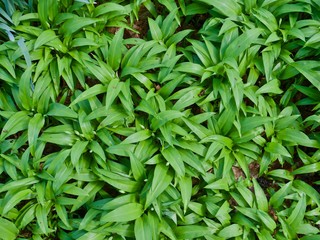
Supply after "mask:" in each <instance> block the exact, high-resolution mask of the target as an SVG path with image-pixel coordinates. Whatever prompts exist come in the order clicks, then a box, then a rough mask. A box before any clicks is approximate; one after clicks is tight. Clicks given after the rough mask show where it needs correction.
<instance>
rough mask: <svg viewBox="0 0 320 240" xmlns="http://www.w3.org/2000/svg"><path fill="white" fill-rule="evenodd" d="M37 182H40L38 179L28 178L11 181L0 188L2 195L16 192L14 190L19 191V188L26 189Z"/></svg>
mask: <svg viewBox="0 0 320 240" xmlns="http://www.w3.org/2000/svg"><path fill="white" fill-rule="evenodd" d="M37 182H39V180H38V179H36V178H35V177H28V178H23V179H20V180H15V181H11V182H8V183H6V184H4V185H2V186H0V193H1V192H6V191H10V190H14V189H18V188H22V187H25V186H28V185H32V184H35V183H37Z"/></svg>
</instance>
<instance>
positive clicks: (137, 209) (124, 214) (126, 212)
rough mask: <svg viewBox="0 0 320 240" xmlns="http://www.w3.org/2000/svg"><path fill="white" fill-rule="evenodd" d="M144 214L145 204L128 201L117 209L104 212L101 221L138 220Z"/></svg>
mask: <svg viewBox="0 0 320 240" xmlns="http://www.w3.org/2000/svg"><path fill="white" fill-rule="evenodd" d="M142 214H143V206H142V205H141V204H139V203H128V204H126V205H123V206H121V207H119V208H116V209H115V210H113V211H111V212H108V213H106V214H104V215H103V216H102V217H101V219H100V221H101V222H102V223H107V222H129V221H132V220H136V219H137V218H139V217H140V216H141V215H142Z"/></svg>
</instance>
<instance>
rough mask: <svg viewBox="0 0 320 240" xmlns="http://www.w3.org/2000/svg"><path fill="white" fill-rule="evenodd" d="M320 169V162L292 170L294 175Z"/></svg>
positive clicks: (314, 171)
mask: <svg viewBox="0 0 320 240" xmlns="http://www.w3.org/2000/svg"><path fill="white" fill-rule="evenodd" d="M319 171H320V162H317V163H313V164H309V165H305V166H303V167H300V168H298V169H296V170H294V171H293V172H292V174H293V175H297V174H306V173H316V172H319Z"/></svg>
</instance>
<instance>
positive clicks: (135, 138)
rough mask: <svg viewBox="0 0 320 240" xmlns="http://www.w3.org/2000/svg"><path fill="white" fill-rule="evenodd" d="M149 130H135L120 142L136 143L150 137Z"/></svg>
mask: <svg viewBox="0 0 320 240" xmlns="http://www.w3.org/2000/svg"><path fill="white" fill-rule="evenodd" d="M151 134H152V133H151V131H150V130H149V129H145V130H141V131H139V132H136V133H134V134H132V135H130V136H129V137H127V138H126V139H125V140H123V141H122V142H121V144H130V143H137V142H141V141H144V140H146V139H148V138H149V137H151Z"/></svg>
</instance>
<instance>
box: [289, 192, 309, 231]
mask: <svg viewBox="0 0 320 240" xmlns="http://www.w3.org/2000/svg"><path fill="white" fill-rule="evenodd" d="M306 207H307V203H306V195H305V194H302V196H300V200H299V202H298V203H297V205H296V206H295V208H294V210H293V211H292V212H291V214H290V216H289V217H288V221H287V222H288V224H289V225H290V226H291V227H292V228H293V229H294V230H296V229H297V228H298V227H299V225H301V224H302V223H303V219H304V215H305V212H306Z"/></svg>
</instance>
